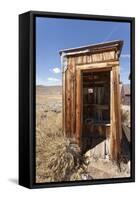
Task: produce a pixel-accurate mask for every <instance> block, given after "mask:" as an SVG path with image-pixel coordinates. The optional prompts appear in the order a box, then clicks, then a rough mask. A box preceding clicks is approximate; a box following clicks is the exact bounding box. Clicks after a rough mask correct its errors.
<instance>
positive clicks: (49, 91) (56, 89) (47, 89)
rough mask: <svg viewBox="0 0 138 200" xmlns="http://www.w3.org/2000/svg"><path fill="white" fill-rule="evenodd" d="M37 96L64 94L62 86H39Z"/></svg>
mask: <svg viewBox="0 0 138 200" xmlns="http://www.w3.org/2000/svg"><path fill="white" fill-rule="evenodd" d="M36 93H37V94H46V95H55V94H57V95H61V94H62V86H44V85H37V86H36Z"/></svg>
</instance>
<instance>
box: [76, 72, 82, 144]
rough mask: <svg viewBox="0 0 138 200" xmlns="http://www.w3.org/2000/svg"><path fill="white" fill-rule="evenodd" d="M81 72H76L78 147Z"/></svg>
mask: <svg viewBox="0 0 138 200" xmlns="http://www.w3.org/2000/svg"><path fill="white" fill-rule="evenodd" d="M81 89H82V88H81V70H80V69H78V70H77V72H76V138H77V142H78V144H79V146H80V145H81V141H80V137H81V131H82V130H81V117H82V116H81V107H82V106H81Z"/></svg>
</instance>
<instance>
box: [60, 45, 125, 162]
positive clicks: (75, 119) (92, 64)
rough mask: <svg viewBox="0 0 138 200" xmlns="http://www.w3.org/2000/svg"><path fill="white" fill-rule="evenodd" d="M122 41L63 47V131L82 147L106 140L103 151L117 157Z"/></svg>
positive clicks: (119, 131) (95, 144)
mask: <svg viewBox="0 0 138 200" xmlns="http://www.w3.org/2000/svg"><path fill="white" fill-rule="evenodd" d="M122 45H123V41H112V42H107V43H100V44H95V45H88V46H82V47H79V48H72V49H65V50H62V51H60V55H61V60H62V69H63V71H62V75H63V76H62V80H63V90H62V92H63V132H64V134H65V135H66V136H67V137H69V138H75V139H76V141H77V143H78V144H79V146H80V147H81V149H82V151H86V150H87V149H92V148H95V147H96V146H97V145H99V144H100V143H102V144H103V146H102V148H101V150H100V151H101V154H102V155H103V156H105V157H106V156H107V157H110V158H111V159H113V160H118V159H119V155H120V143H121V137H122V133H121V132H122V130H121V116H120V111H121V109H120V88H119V81H120V80H119V79H120V72H119V71H120V70H119V57H120V54H121V49H122Z"/></svg>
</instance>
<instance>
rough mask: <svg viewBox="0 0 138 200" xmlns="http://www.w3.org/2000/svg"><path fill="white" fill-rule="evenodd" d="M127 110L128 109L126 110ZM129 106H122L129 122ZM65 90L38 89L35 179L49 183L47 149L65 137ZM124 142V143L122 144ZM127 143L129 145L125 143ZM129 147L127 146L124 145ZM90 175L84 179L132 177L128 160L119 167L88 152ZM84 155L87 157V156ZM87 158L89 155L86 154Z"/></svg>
mask: <svg viewBox="0 0 138 200" xmlns="http://www.w3.org/2000/svg"><path fill="white" fill-rule="evenodd" d="M126 110H127V112H126ZM128 110H129V108H126V107H125V109H124V108H123V113H125V114H124V116H123V117H124V121H125V123H126V122H128V121H129V119H130V118H129V117H130V111H128ZM62 137H63V134H62V93H61V87H59V88H58V87H55V88H54V87H53V88H50V87H49V88H48V89H46V88H44V87H43V86H42V87H41V86H40V87H39V88H37V89H36V182H37V183H41V182H49V181H51V179H49V178H48V177H47V176H46V170H47V169H46V166H47V162H48V159H49V158H48V157H47V155H48V152H49V151H51V150H52V149H51V148H54V147H52V145H51V146H50V145H49V144H52V142H54V141H55V140H57V138H59V139H60V138H62ZM123 145H124V144H123ZM125 145H126V144H125ZM125 148H126V149H127V148H128V147H127V146H125ZM87 154H89V157H88V158H87V159H88V164H87V174H86V175H85V176H84V175H83V177H82V179H84V180H86V179H106V178H117V177H129V176H130V161H129V159H127V160H125V161H123V159H122V161H121V163H120V166H117V164H116V163H112V162H111V161H109V160H106V159H100V158H99V159H98V158H93V157H92V156H91V155H90V150H89V152H86V155H87ZM84 157H85V156H84ZM86 157H87V156H86Z"/></svg>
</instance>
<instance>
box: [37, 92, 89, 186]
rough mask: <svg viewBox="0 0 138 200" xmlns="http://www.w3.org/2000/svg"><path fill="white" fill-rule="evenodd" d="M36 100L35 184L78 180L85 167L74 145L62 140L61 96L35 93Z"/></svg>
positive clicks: (72, 142)
mask: <svg viewBox="0 0 138 200" xmlns="http://www.w3.org/2000/svg"><path fill="white" fill-rule="evenodd" d="M36 100H37V101H36V103H37V105H36V182H37V183H40V182H57V181H58V182H60V181H71V180H72V181H73V180H81V179H82V178H83V176H84V175H85V174H86V166H85V164H84V162H83V156H81V154H80V149H79V147H78V145H77V144H76V143H75V142H74V140H71V139H67V138H65V137H64V136H63V133H62V106H61V105H62V102H61V95H46V94H42V95H41V91H39V95H37V98H36Z"/></svg>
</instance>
